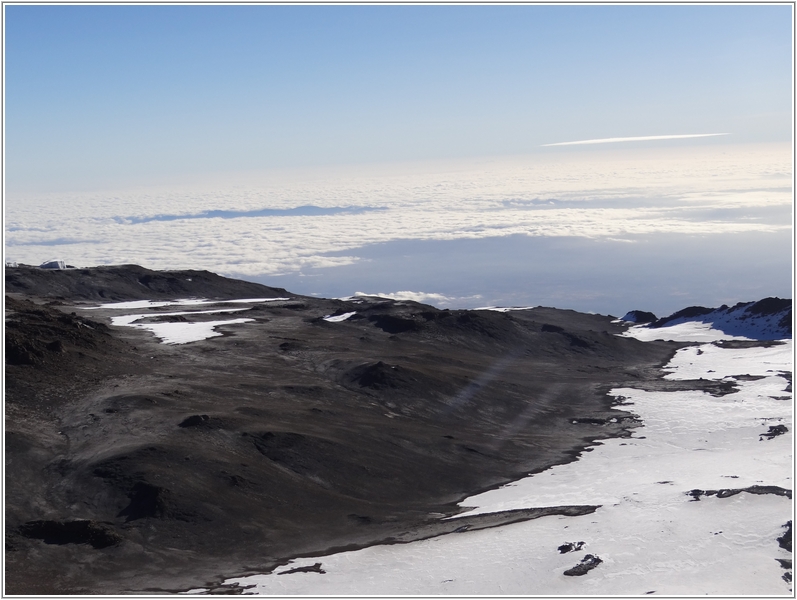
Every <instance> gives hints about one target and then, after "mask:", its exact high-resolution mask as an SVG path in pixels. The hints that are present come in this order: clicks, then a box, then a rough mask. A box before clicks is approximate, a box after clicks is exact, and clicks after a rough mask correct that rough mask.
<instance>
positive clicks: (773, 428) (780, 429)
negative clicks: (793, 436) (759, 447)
mask: <svg viewBox="0 0 797 600" xmlns="http://www.w3.org/2000/svg"><path fill="white" fill-rule="evenodd" d="M788 431H789V428H788V427H786V426H785V425H770V426H769V430H768V431H767V432H766V433H762V434H761V437H760V438H759V439H764V438H766V439H768V440H771V439H772V438H775V437H777V436H779V435H783V434H784V433H786V432H788Z"/></svg>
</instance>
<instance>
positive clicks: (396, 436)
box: [5, 265, 723, 594]
mask: <svg viewBox="0 0 797 600" xmlns="http://www.w3.org/2000/svg"><path fill="white" fill-rule="evenodd" d="M186 298H196V299H204V300H207V301H209V302H205V303H203V304H201V305H193V306H192V305H190V304H188V305H186V304H181V305H169V304H166V303H153V304H151V305H144V303H141V304H140V305H138V306H137V307H135V308H132V307H130V306H127V307H126V308H119V307H113V306H105V307H100V308H97V307H98V306H100V305H101V304H104V303H113V302H124V301H132V300H156V301H167V300H180V299H186ZM235 299H251V300H249V301H247V302H237V303H231V302H229V300H235ZM231 308H242V309H244V310H241V311H237V312H232V313H230V314H226V313H221V312H209V311H216V310H218V311H221V310H229V309H231ZM134 313H135V314H137V315H138V314H141V315H148V316H146V317H141V318H139V319H138V320H137V321H136V322H135V323H136V324H137V326H136V327H129V326H119V325H113V324H112V323H113V318H114V317H117V318H118V317H119V316H120V315H126V314H134ZM170 313H181V314H170ZM349 313H354V314H349ZM344 315H348V316H347V318H345V320H334V319H333V320H326V319H325V317H335V316H340V317H343V316H344ZM233 319H236V320H239V321H238V322H236V323H233V324H228V325H221V326H216V328H215V332H216V333H217V334H219V333H220V334H221V335H217V336H216V337H210V338H207V339H202V340H199V341H190V342H188V341H186V339H185V338H176V342H175V339H171V338H168V337H166V336H162V338H163V339H164V340H165V341H169V339H171V341H172V342H173V343H162V339H159V338H158V337H156V336H157V335H161V333H162V331H163V330H162V329H158V327H159V326H163V325H169V326H171V325H174V326H177V327H178V328H182V329H181V331H183V332H184V331H185V330H186V328H190V327H193V326H199V325H200V324H202V323H203V322H204V323H206V322H207V321H214V322H215V321H220V320H233ZM117 322H118V321H117ZM148 325H151V326H153V327H149V328H147V326H148ZM628 325H629V324H627V323H623V322H620V321H618V320H616V319H614V318H613V317H609V316H601V315H588V314H582V313H577V312H573V311H566V310H557V309H553V308H534V309H529V310H520V311H510V312H499V311H490V310H477V311H458V310H438V309H435V308H433V307H431V306H427V305H423V304H418V303H415V302H408V301H394V300H387V299H381V298H371V297H361V298H355V299H353V300H349V301H344V300H325V299H317V298H310V297H304V296H298V295H295V294H291V293H290V292H287V291H286V290H283V289H277V288H269V287H265V286H261V285H257V284H252V283H247V282H243V281H236V280H230V279H225V278H223V277H219V276H217V275H214V274H212V273H208V272H201V271H180V272H176V271H174V272H154V271H149V270H147V269H144V268H141V267H137V266H133V265H127V266H120V267H97V268H91V269H68V270H58V271H47V270H41V269H35V268H28V267H19V268H14V269H6V354H5V356H6V371H5V375H6V398H5V400H6V409H5V415H6V423H5V442H6V447H5V450H6V487H5V494H6V515H5V519H6V530H5V531H6V579H5V582H6V583H5V585H6V589H5V591H6V593H8V594H89V593H94V594H120V593H142V592H147V593H158V592H176V591H182V590H187V589H190V588H197V587H208V588H213V586H215V585H217V584H218V583H219V582H221V581H223V580H225V579H227V578H230V577H234V576H239V575H244V574H249V573H263V572H268V571H270V570H272V569H273V568H274V567H275V566H277V565H281V564H285V563H286V562H287V561H288V560H289V559H291V558H293V557H296V556H305V557H306V556H312V555H314V554H319V555H320V554H325V553H328V552H330V551H333V550H340V549H356V548H362V547H367V546H369V545H372V544H375V543H378V542H385V541H390V540H399V541H406V540H408V539H423V538H426V537H430V536H432V535H441V534H445V533H447V530H446V529H445V526H442V525H441V519H442V518H443V517H446V516H452V515H455V514H457V513H459V512H462V511H463V510H464V509H463V508H462V507H461V506H460V505H459V504H458V503H459V502H461V501H462V500H463V499H464V498H466V497H468V496H472V495H474V494H476V493H479V492H484V491H486V490H488V489H492V488H495V487H497V486H500V485H501V484H504V483H506V482H508V481H512V480H516V479H518V478H520V477H523V476H526V475H528V474H529V473H534V472H540V471H542V470H544V469H547V468H550V467H551V466H553V465H557V464H563V463H567V462H570V461H573V460H574V459H576V458H577V457H578V456H579V454H580V453H581V452H582V451H583V450H584V449H585V448H586V447H587V446H588V445H589V444H590V443H591V442H593V441H594V440H596V439H601V438H608V437H617V436H625V437H629V436H630V435H631V432H632V431H633V430H634V428H635V427H637V426H638V425H640V423H639V421H638V420H637V418H636V416H635V415H634V414H633V413H631V412H625V411H622V410H618V409H617V408H613V406H614V405H615V404H616V400H615V398H614V397H612V396H611V395H609V394H608V392H609V391H610V390H613V389H617V388H646V387H647V388H650V387H652V386H655V385H656V383H655V382H660V381H661V380H662V375H663V373H662V371H661V369H660V367H661V366H662V365H664V364H666V363H667V362H668V361H670V359H671V358H672V357H673V355H674V353H675V352H676V350H678V349H679V348H682V347H684V346H686V345H688V344H687V343H681V342H669V341H655V340H654V341H646V342H642V341H639V340H637V339H634V338H632V337H621V336H618V335H617V334H620V333H623V332H624V331H625V330H626V329H627V328H628ZM180 342H183V343H180ZM692 383H693V385H694V388H695V389H702V390H704V391H709V393H711V391H712V390H711V389H708V388H711V386H712V385H713V386H715V387H716V388H717V389H716V390H713V391H714V392H716V393H717V394H722V393H723V389H722V382H711V381H708V380H701V379H696V380H695V381H694V382H692ZM678 385H680V386H686V387H688V386H689V385H691V384H690V382H689V381H688V380H687V381H686V382H684V381H680V382H678ZM712 389H713V388H712ZM549 509H552V510H554V511H559V512H553V513H547V514H561V515H584V514H589V512H590V511H592V510H594V509H595V507H594V506H586V505H585V506H570V505H568V506H561V507H549ZM536 516H540V515H539V514H536V513H534V512H533V511H530V512H529V513H528V514H525V513H524V514H519V513H515V514H508V515H507V514H504V515H498V516H495V515H493V516H490V517H489V518H483V519H482V520H481V521H479V520H478V519H477V520H476V521H474V523H472V525H473V526H476V527H491V526H495V525H498V524H501V523H503V522H508V521H509V522H514V521H512V519H515V520H518V519H519V520H523V519H533V518H535V517H536ZM482 521H483V522H482Z"/></svg>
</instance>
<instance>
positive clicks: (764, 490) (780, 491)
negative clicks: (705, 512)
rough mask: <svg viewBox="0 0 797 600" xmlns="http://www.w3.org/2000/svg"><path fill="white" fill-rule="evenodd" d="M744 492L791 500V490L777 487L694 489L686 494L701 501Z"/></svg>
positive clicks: (752, 486) (753, 486)
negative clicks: (783, 497) (709, 497)
mask: <svg viewBox="0 0 797 600" xmlns="http://www.w3.org/2000/svg"><path fill="white" fill-rule="evenodd" d="M742 492H747V493H748V494H758V495H764V494H773V495H775V496H786V497H787V498H789V499H791V490H787V489H785V488H782V487H779V486H777V485H751V486H750V487H746V488H737V489H731V488H725V489H721V490H700V489H694V490H689V491H688V492H686V495H687V496H692V498H694V499H695V500H700V497H701V496H716V497H717V498H730V497H731V496H735V495H736V494H741V493H742Z"/></svg>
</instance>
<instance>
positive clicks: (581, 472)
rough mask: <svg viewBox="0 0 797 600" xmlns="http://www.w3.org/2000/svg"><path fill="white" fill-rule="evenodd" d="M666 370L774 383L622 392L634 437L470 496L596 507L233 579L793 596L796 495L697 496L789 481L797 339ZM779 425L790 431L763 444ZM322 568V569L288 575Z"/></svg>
mask: <svg viewBox="0 0 797 600" xmlns="http://www.w3.org/2000/svg"><path fill="white" fill-rule="evenodd" d="M659 331H661V330H659ZM698 349H699V350H702V352H701V353H698V352H697V350H698ZM668 368H669V369H670V370H671V374H670V375H669V376H668V377H669V378H671V379H675V378H681V379H691V378H693V377H695V376H698V377H704V378H714V379H721V378H724V377H727V376H730V375H745V374H750V375H763V376H764V378H762V379H758V380H748V379H746V378H740V379H738V380H736V384H737V385H738V386H739V388H740V389H739V392H737V393H733V394H729V395H726V396H722V397H713V396H710V395H709V394H706V393H702V392H697V391H681V392H645V391H640V390H635V389H630V388H623V389H615V390H612V392H611V393H612V394H613V395H617V396H622V397H624V402H625V403H626V404H625V405H623V406H619V407H618V409H622V410H628V411H632V412H634V413H636V414H638V415H639V416H640V417H641V418H642V419H643V421H644V427H642V428H638V429H636V430H635V431H634V434H633V436H632V437H631V438H626V439H623V438H614V439H608V440H604V441H603V442H602V443H599V444H597V445H595V446H594V447H593V448H592V451H590V452H585V453H583V455H582V456H581V458H580V459H579V460H578V461H576V462H572V463H569V464H566V465H560V466H557V467H553V468H551V469H548V470H546V471H544V472H542V473H539V474H536V475H533V476H530V477H527V478H525V479H522V480H520V481H517V482H514V483H512V484H509V485H506V486H503V487H501V488H498V489H495V490H492V491H489V492H485V493H483V494H478V495H476V496H472V497H470V498H467V499H466V500H464V501H463V502H462V503H461V504H462V506H466V507H472V509H471V510H470V511H469V513H467V514H478V513H487V512H495V511H501V510H509V509H513V508H524V507H534V506H559V505H565V504H578V505H583V504H600V505H601V508H599V509H598V510H597V511H596V512H595V513H593V514H590V515H585V516H580V517H564V516H548V517H543V518H540V519H536V520H533V521H528V522H525V523H518V524H513V525H507V526H503V527H498V528H494V529H487V530H481V531H473V532H467V531H466V532H463V533H456V534H449V535H446V536H442V537H438V538H433V539H430V540H424V541H420V542H414V543H410V544H402V545H383V546H374V547H370V548H366V549H364V550H359V551H353V552H343V553H338V554H334V555H330V556H322V557H310V558H300V559H296V560H294V561H291V562H290V563H289V564H288V565H286V566H284V567H281V568H278V569H277V570H276V571H275V572H274V573H272V574H267V575H254V576H250V577H241V578H235V579H230V580H228V581H226V582H225V584H226V585H239V586H242V587H245V588H246V589H245V590H244V593H247V594H284V595H289V594H290V595H292V594H308V595H321V594H324V595H328V594H344V595H357V594H363V595H379V594H415V595H432V594H446V595H463V594H480V595H500V594H541V595H580V594H592V595H617V594H633V595H641V594H646V593H649V592H655V593H656V594H670V595H674V594H683V595H702V594H715V595H733V594H745V595H751V594H766V595H790V589H791V585H790V584H788V583H787V582H786V581H784V580H783V579H782V575H783V573H784V571H783V569H782V568H781V567H780V565H779V564H778V562H777V561H776V560H775V559H777V558H780V559H791V553H789V552H786V551H785V550H783V549H781V548H779V547H778V544H777V541H776V538H777V537H778V536H780V535H781V534H782V533H783V532H784V529H783V528H782V525H784V524H785V523H786V521H787V520H789V519H790V518H791V501H790V500H789V499H788V498H786V497H783V496H776V495H753V494H750V493H747V492H742V493H739V494H737V495H734V496H731V497H727V498H718V497H716V496H710V497H705V496H704V497H703V498H702V499H701V500H699V501H696V500H694V499H693V498H692V497H691V496H689V495H687V492H689V491H690V490H692V489H695V488H699V489H703V490H719V489H728V488H732V489H741V488H745V487H749V486H752V485H770V486H780V487H782V488H786V489H792V485H793V482H792V466H791V465H792V439H793V433H792V426H793V418H792V410H791V402H789V401H784V400H783V399H777V398H773V397H771V396H772V395H774V394H773V392H776V393H777V396H779V397H780V398H784V397H786V398H789V397H790V396H791V394H790V393H789V392H786V391H785V389H786V385H787V381H786V380H785V378H784V377H781V376H780V375H779V374H778V373H779V372H781V371H791V370H792V342H791V341H790V340H789V341H788V342H787V343H784V344H782V345H776V346H773V347H770V348H745V349H729V348H720V347H717V346H714V345H711V344H704V345H702V346H700V347H699V348H685V349H682V350H680V351H679V352H678V353H676V355H675V357H674V358H673V360H672V362H671V363H670V365H668ZM775 424H782V425H786V426H787V427H788V429H789V431H788V433H786V434H784V435H780V436H777V437H774V438H773V439H764V438H762V437H761V434H762V433H764V432H766V431H767V429H768V426H770V425H775ZM577 426H578V425H577V424H574V427H577ZM578 541H583V542H585V543H586V546H585V547H584V549H583V550H581V551H577V552H570V553H566V554H560V553H559V552H558V551H557V548H558V546H559V545H561V544H564V543H566V542H578ZM585 553H592V554H595V555H598V556H599V557H600V558H601V559H602V560H603V563H602V564H600V565H599V566H598V567H597V568H596V569H594V570H593V571H590V572H589V573H588V574H587V575H584V576H582V577H567V576H565V575H563V572H564V571H565V570H566V569H568V568H570V567H573V566H575V565H576V564H578V563H579V562H580V560H581V558H582V557H583V556H584V555H585ZM316 562H320V563H321V568H322V569H323V570H324V571H325V573H323V574H321V573H293V574H282V575H280V574H279V573H284V572H285V571H288V570H290V569H293V568H297V567H302V566H310V565H313V564H315V563H316Z"/></svg>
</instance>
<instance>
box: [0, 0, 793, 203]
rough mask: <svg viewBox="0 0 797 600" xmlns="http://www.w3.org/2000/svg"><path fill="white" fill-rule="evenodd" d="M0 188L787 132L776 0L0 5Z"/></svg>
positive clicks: (783, 21)
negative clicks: (0, 24)
mask: <svg viewBox="0 0 797 600" xmlns="http://www.w3.org/2000/svg"><path fill="white" fill-rule="evenodd" d="M5 15H6V22H5V33H6V39H5V44H6V46H5V61H6V72H5V76H6V88H5V89H6V128H7V129H6V152H7V154H6V168H7V170H6V177H7V184H8V186H9V188H8V189H10V190H12V191H13V190H26V191H27V190H48V191H59V190H63V189H70V190H80V189H93V188H96V187H107V186H117V185H129V184H131V183H139V184H140V183H142V182H145V183H150V182H151V183H157V182H160V181H164V180H169V181H171V180H174V179H175V178H179V177H183V176H191V175H192V174H197V173H203V174H207V173H208V172H225V171H231V170H250V169H267V168H280V167H291V166H312V165H325V164H340V163H344V164H357V163H361V162H374V161H381V162H390V161H396V160H424V159H431V158H453V157H462V156H466V157H467V156H485V155H506V154H522V153H528V152H534V151H538V149H539V146H540V145H541V144H545V143H553V142H561V141H569V140H578V139H589V138H601V137H616V136H636V135H640V136H642V135H661V134H677V133H711V132H731V133H732V134H733V141H734V142H737V143H738V142H745V141H774V140H777V141H788V140H790V132H791V120H790V116H791V98H790V89H791V7H790V6H500V7H496V6H6V7H5Z"/></svg>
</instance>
